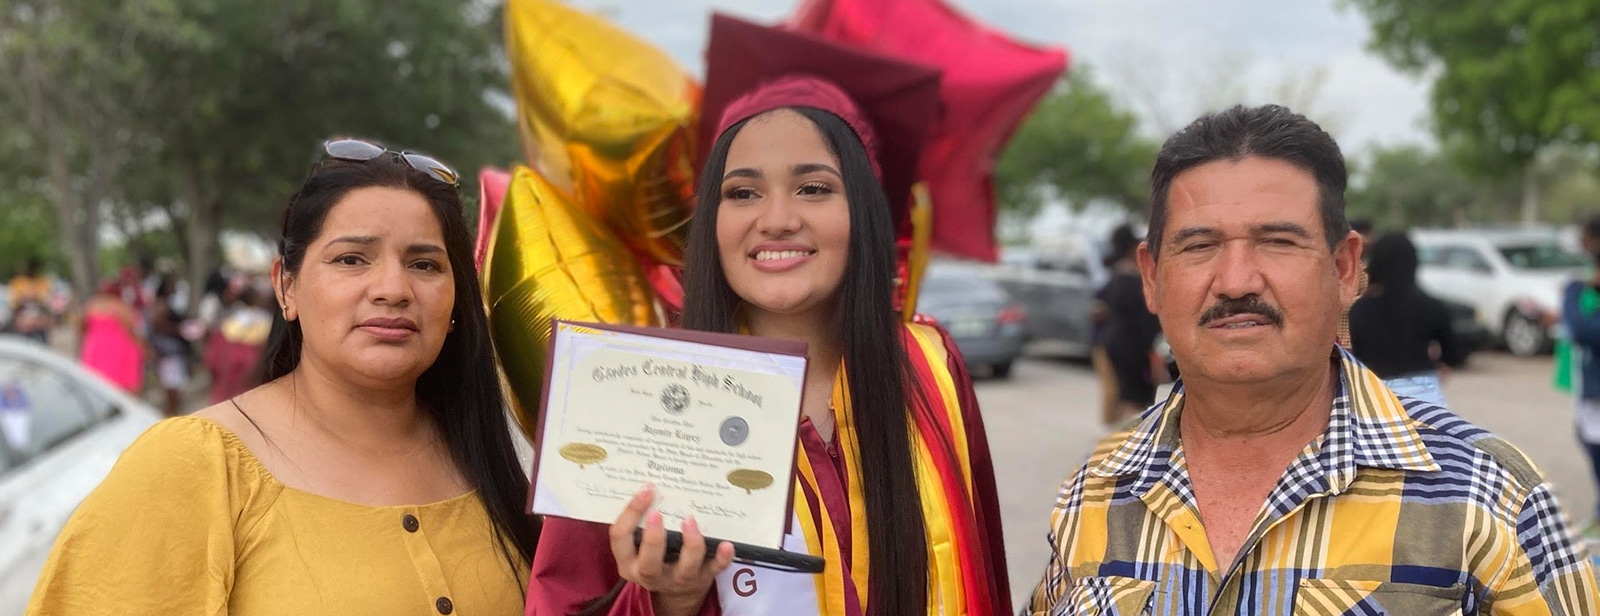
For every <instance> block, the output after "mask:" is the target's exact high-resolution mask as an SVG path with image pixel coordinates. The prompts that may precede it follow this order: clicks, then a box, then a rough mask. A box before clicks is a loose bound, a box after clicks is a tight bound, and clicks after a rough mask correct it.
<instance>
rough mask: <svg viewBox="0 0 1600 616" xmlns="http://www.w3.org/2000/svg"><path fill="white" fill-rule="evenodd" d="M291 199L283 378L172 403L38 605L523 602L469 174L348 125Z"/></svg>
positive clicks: (71, 611) (523, 529)
mask: <svg viewBox="0 0 1600 616" xmlns="http://www.w3.org/2000/svg"><path fill="white" fill-rule="evenodd" d="M325 149H326V150H327V154H328V160H326V161H324V162H322V163H319V164H318V165H317V166H316V167H314V168H313V169H312V171H311V173H310V175H309V176H308V177H307V178H306V181H305V184H304V185H303V186H302V187H301V188H300V191H299V192H298V193H297V194H296V195H295V196H294V197H293V198H292V199H291V200H290V201H289V205H288V209H287V211H286V212H285V214H284V226H283V238H284V239H283V241H282V243H280V245H279V253H280V254H279V259H278V260H277V261H276V262H275V263H274V264H273V272H272V273H273V288H274V291H275V293H276V295H277V298H278V302H279V305H280V307H281V309H282V312H283V316H284V318H285V319H286V320H287V323H288V326H287V335H285V336H283V337H282V339H281V340H279V341H277V342H276V343H275V344H274V345H273V348H272V351H271V352H270V353H269V358H268V365H267V366H266V374H267V382H266V384H265V385H262V386H260V387H258V388H256V389H253V390H250V391H249V392H246V393H245V394H243V395H240V396H238V397H236V398H233V399H231V400H228V401H226V402H223V403H221V404H218V405H216V406H213V407H211V408H208V409H205V410H203V411H201V412H199V413H197V414H195V415H193V416H189V417H180V418H175V419H169V420H166V421H163V422H161V423H159V424H156V425H155V426H154V427H152V428H151V429H150V430H149V431H148V432H147V433H145V434H144V436H142V437H140V439H139V440H138V441H136V442H135V443H134V444H133V446H132V447H130V448H129V449H128V451H127V452H126V453H124V454H123V456H122V458H121V460H119V461H118V462H117V465H116V467H115V468H114V469H113V470H112V471H111V474H110V476H108V477H107V478H106V480H105V482H104V483H102V484H101V485H100V487H99V488H97V489H96V490H95V491H94V493H93V494H91V495H90V496H89V498H88V499H87V500H85V501H84V502H83V504H82V506H80V507H79V509H78V510H77V512H76V513H75V514H74V515H73V518H72V520H71V521H69V522H68V523H67V526H66V528H65V530H63V531H62V533H61V536H60V538H59V539H58V540H57V542H56V546H55V551H54V553H53V554H52V555H51V557H50V561H49V562H48V564H46V566H45V569H44V572H43V574H42V575H41V577H40V579H39V584H38V587H37V588H36V590H35V591H34V596H33V602H32V604H31V605H30V606H29V608H28V613H29V614H67V615H79V614H243V615H261V614H273V615H275V614H283V615H291V614H292V615H294V616H305V615H306V614H385V615H391V614H401V615H405V614H415V615H419V616H420V615H432V614H446V615H448V614H452V613H454V612H460V613H463V614H516V613H520V612H521V610H522V605H523V591H522V589H523V588H525V587H526V583H527V572H528V562H529V560H530V558H531V556H532V552H533V546H534V544H535V542H536V540H537V534H538V528H537V526H536V524H535V522H534V521H533V520H532V519H531V518H529V517H527V516H525V515H523V514H522V510H523V503H524V502H525V501H526V498H527V479H526V477H525V476H524V475H523V473H522V470H521V468H520V465H519V464H518V462H517V459H516V455H515V452H514V450H513V449H512V442H511V436H510V432H509V430H508V427H507V423H506V419H505V415H504V412H503V406H502V405H503V401H502V398H501V393H500V388H499V383H498V381H497V377H496V373H495V370H494V369H493V366H494V356H493V354H492V351H491V347H490V342H489V330H488V326H487V320H486V318H485V316H484V309H483V304H482V302H481V301H480V300H479V297H480V293H479V288H478V282H477V279H476V277H475V276H474V269H473V266H472V252H471V247H470V245H469V241H468V235H467V228H466V224H465V223H464V222H463V219H462V214H461V202H460V198H459V196H458V195H457V192H456V190H457V189H456V175H455V174H454V173H453V172H451V171H450V170H449V169H448V168H447V167H445V166H444V165H442V164H439V163H438V162H436V161H433V160H432V159H429V158H427V157H423V156H419V155H415V154H396V153H393V152H390V151H387V150H385V149H384V148H382V147H380V146H376V145H373V144H369V143H365V142H361V141H356V140H338V141H331V142H329V143H328V144H326V146H325Z"/></svg>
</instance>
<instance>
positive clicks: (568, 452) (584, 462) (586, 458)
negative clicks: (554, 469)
mask: <svg viewBox="0 0 1600 616" xmlns="http://www.w3.org/2000/svg"><path fill="white" fill-rule="evenodd" d="M561 457H563V458H566V459H567V461H569V462H572V463H573V464H576V465H578V468H583V467H585V466H588V465H590V464H599V463H600V462H601V461H602V460H605V459H606V448H604V447H601V446H599V445H593V444H590V443H567V444H565V445H562V446H561Z"/></svg>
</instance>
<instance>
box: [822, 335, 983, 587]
mask: <svg viewBox="0 0 1600 616" xmlns="http://www.w3.org/2000/svg"><path fill="white" fill-rule="evenodd" d="M901 338H902V340H904V342H905V346H906V352H907V354H908V355H909V356H910V358H911V368H912V374H913V375H914V376H913V378H914V379H915V380H914V382H912V383H910V385H911V386H913V387H917V388H919V389H920V390H921V391H922V394H923V397H924V398H926V400H927V401H928V405H927V406H926V407H925V406H924V405H922V404H919V403H918V402H917V398H916V397H915V396H910V397H908V398H909V399H908V400H907V403H908V405H909V411H910V415H911V418H912V428H913V430H912V434H913V441H912V446H913V452H914V454H913V464H914V465H915V467H916V469H915V471H916V481H917V492H918V495H919V496H920V497H921V500H922V517H923V520H924V524H925V525H926V530H927V551H928V568H927V575H928V613H929V614H931V615H950V616H953V615H966V614H970V615H983V616H997V615H993V614H991V611H992V609H991V608H992V605H993V603H992V597H993V596H994V595H993V593H995V592H1010V591H1009V589H1003V588H1002V589H996V588H994V587H993V580H990V579H988V576H987V574H986V573H984V571H985V559H986V558H988V552H987V551H986V550H985V549H984V547H983V544H982V541H981V540H980V538H979V537H980V535H981V533H982V530H981V529H979V528H977V527H976V519H977V518H976V516H975V515H974V513H973V508H974V505H973V501H972V496H971V494H972V466H971V462H970V460H969V459H968V454H967V433H966V426H965V424H964V422H963V421H962V415H961V405H960V398H959V397H958V395H957V390H956V385H955V382H954V380H953V378H952V377H951V375H950V370H949V368H948V364H947V363H946V361H947V360H948V356H947V354H946V351H945V348H944V341H943V338H942V337H941V336H940V335H939V333H938V332H937V331H935V330H934V329H932V328H930V327H927V326H924V325H912V324H908V325H906V326H904V327H903V328H902V330H901ZM927 407H931V408H927ZM833 416H834V422H835V423H834V426H835V428H834V444H835V446H836V447H837V448H838V449H839V457H840V459H841V460H842V461H843V463H844V467H845V481H846V482H847V485H846V486H844V490H843V491H844V492H845V493H846V494H847V495H848V503H849V505H848V510H847V511H833V510H830V509H829V508H828V504H827V503H826V502H824V501H823V499H822V498H821V496H820V491H819V489H818V481H823V482H827V483H828V484H832V483H833V482H834V481H836V479H835V477H836V476H837V475H836V474H835V473H834V470H833V469H832V468H820V469H818V468H814V467H813V464H812V462H811V460H809V459H807V456H806V455H804V452H802V453H801V455H800V456H798V459H797V462H796V465H797V466H798V468H799V473H797V474H796V476H795V499H794V503H795V517H796V518H797V519H798V521H799V523H800V529H799V530H800V531H801V534H802V535H803V536H804V538H805V543H806V547H807V548H809V550H810V552H811V553H812V554H818V555H821V556H823V557H824V558H825V559H826V560H827V562H828V568H827V570H826V571H825V572H823V573H822V574H820V575H816V576H814V578H815V579H814V583H815V586H816V595H815V596H816V605H817V606H818V608H819V610H820V612H821V613H822V614H828V615H830V616H847V615H848V616H859V615H862V614H865V613H866V606H867V589H868V588H869V586H868V583H867V579H868V575H867V574H868V572H869V571H871V567H870V564H871V555H870V554H869V553H868V548H867V546H868V543H867V522H866V519H867V511H866V495H865V494H863V492H862V486H861V468H860V465H861V458H860V442H859V441H858V440H857V435H856V428H855V421H854V414H853V413H852V412H851V408H850V384H849V383H848V382H847V379H846V378H845V372H844V365H843V364H842V363H841V364H840V366H839V373H838V375H837V376H836V377H835V379H834V387H833ZM819 475H820V477H819ZM841 535H845V536H847V537H848V539H847V541H848V545H849V555H848V557H849V561H848V562H846V561H845V558H846V556H845V553H844V552H845V549H844V545H846V540H845V537H842V536H841ZM841 564H844V565H848V566H847V567H846V566H840V565H841ZM922 573H923V572H922V571H904V572H899V571H879V572H877V574H878V575H886V576H893V575H921V574H922ZM801 603H805V602H803V601H802V602H801Z"/></svg>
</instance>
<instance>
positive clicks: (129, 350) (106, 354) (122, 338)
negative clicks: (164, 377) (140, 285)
mask: <svg viewBox="0 0 1600 616" xmlns="http://www.w3.org/2000/svg"><path fill="white" fill-rule="evenodd" d="M118 292H119V287H118V286H117V285H116V284H115V283H112V284H108V285H106V286H105V287H103V288H101V289H100V292H99V293H97V294H95V295H94V296H93V297H90V298H89V301H88V302H87V303H85V304H84V307H83V331H82V337H81V338H80V340H82V341H83V344H82V347H81V350H80V353H79V358H80V359H81V360H82V361H83V365H84V366H86V367H88V368H89V369H90V370H92V371H94V372H95V373H96V374H99V375H100V376H103V377H105V378H106V380H108V381H111V382H112V383H114V384H116V385H117V386H118V387H121V388H122V389H124V390H127V391H128V392H131V393H133V394H135V395H137V394H138V393H139V392H140V390H141V389H143V385H144V341H143V340H141V337H140V336H139V334H138V331H139V330H138V327H137V325H136V324H137V323H138V316H137V314H135V313H134V310H133V307H132V306H129V305H128V303H127V302H125V301H123V300H122V296H121V295H119V293H118Z"/></svg>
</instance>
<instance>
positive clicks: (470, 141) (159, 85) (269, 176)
mask: <svg viewBox="0 0 1600 616" xmlns="http://www.w3.org/2000/svg"><path fill="white" fill-rule="evenodd" d="M500 32H501V30H500V27H499V15H498V11H497V10H496V9H495V8H494V5H493V4H486V3H484V2H481V1H480V0H390V1H388V2H383V3H373V2H370V1H366V0H13V3H12V4H11V6H10V8H6V9H0V71H3V72H0V77H4V78H8V80H9V81H10V83H13V84H18V87H11V88H6V89H5V92H3V93H0V109H7V110H10V109H15V110H19V111H20V112H21V114H22V116H23V117H24V118H25V119H27V121H28V123H27V127H28V128H27V129H26V131H27V133H26V134H25V135H24V137H25V138H26V139H27V140H29V141H31V142H32V143H35V144H37V146H36V147H35V149H36V150H37V151H38V152H39V154H38V155H37V156H34V157H30V158H32V159H37V160H36V162H30V163H28V164H19V165H7V166H0V174H5V176H6V177H5V178H3V179H5V180H7V181H10V180H17V181H21V180H23V179H28V178H38V179H43V180H45V182H46V185H47V186H48V187H49V188H50V191H49V194H50V197H51V199H52V201H53V202H54V203H55V204H56V206H57V208H56V209H57V214H58V219H59V221H60V222H61V223H62V224H61V232H60V235H61V244H62V245H63V246H67V247H70V252H71V253H72V255H71V256H72V258H71V261H72V265H73V273H74V280H75V281H76V282H77V284H78V285H79V287H80V290H86V289H87V288H88V286H89V285H91V284H92V282H93V280H94V278H95V277H96V268H95V264H94V254H95V246H96V244H97V241H96V240H97V233H98V231H99V230H100V229H101V227H103V226H104V225H105V224H106V223H107V222H108V221H107V220H106V219H103V218H102V216H103V214H105V213H107V212H112V213H115V214H116V215H117V216H121V217H123V218H126V219H135V220H143V219H144V216H145V215H146V214H147V213H148V212H150V211H158V212H161V215H159V216H157V217H156V218H164V219H165V220H166V221H168V224H170V226H171V230H172V232H173V233H175V234H176V235H177V238H175V239H176V245H178V246H180V247H181V248H182V250H183V261H184V262H185V265H186V268H187V277H188V279H189V281H190V282H191V288H192V289H199V288H200V284H199V283H200V282H201V281H202V280H203V278H204V276H205V275H206V274H207V273H209V272H210V271H211V270H212V269H213V268H214V267H215V265H216V264H217V263H218V261H219V259H220V254H219V253H220V251H219V248H218V235H219V232H220V231H221V230H222V229H223V228H224V227H229V228H237V229H247V230H253V231H265V232H269V233H270V232H271V231H273V230H274V229H275V226H276V223H277V220H278V212H280V211H281V210H282V207H283V205H284V203H285V201H286V200H287V198H288V197H289V195H290V194H291V193H292V192H293V190H294V188H295V186H296V185H298V183H299V181H300V179H301V178H302V177H303V176H304V174H305V172H306V170H307V168H308V167H309V166H310V165H311V164H312V163H313V162H315V161H316V160H318V158H319V157H320V154H321V152H320V151H319V150H318V145H319V144H320V143H321V141H322V140H323V139H325V138H327V137H329V136H333V135H358V136H363V137H368V138H373V139H377V140H380V141H383V142H385V143H386V144H388V145H393V146H395V147H403V148H408V149H415V150H420V151H426V152H428V153H430V154H433V155H435V156H437V157H438V158H440V159H441V160H445V161H448V162H449V163H451V164H453V165H455V166H456V167H457V169H458V171H460V172H462V174H463V175H464V176H465V177H464V178H463V179H464V180H465V182H464V184H465V185H464V186H463V193H465V194H466V195H469V196H471V195H475V194H476V183H475V181H473V178H474V177H475V175H476V174H475V173H474V171H475V170H476V169H477V168H478V167H480V166H483V165H486V164H504V163H505V162H507V161H508V160H510V159H512V158H514V157H516V156H517V154H518V148H517V143H516V142H517V132H516V129H515V127H514V125H513V124H512V122H511V118H510V117H509V116H508V114H506V113H505V112H504V111H503V110H502V109H501V108H497V107H496V106H495V105H494V104H492V103H491V102H490V97H491V96H493V95H495V94H496V93H499V94H500V95H501V96H502V97H503V95H504V92H505V90H506V87H505V81H506V69H505V66H506V62H505V58H504V53H503V51H502V50H501V47H500V43H499V41H500ZM13 130H15V127H0V138H3V137H5V135H6V134H7V133H8V132H9V131H13ZM4 183H5V182H0V184H4Z"/></svg>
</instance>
